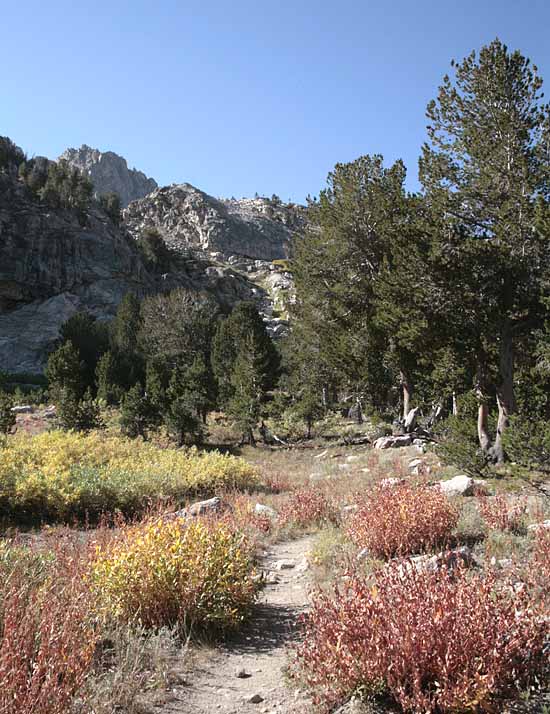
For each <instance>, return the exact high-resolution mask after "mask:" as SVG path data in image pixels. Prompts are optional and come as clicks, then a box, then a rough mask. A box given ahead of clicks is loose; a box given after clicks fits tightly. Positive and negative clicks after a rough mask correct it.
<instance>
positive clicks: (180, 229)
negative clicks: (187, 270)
mask: <svg viewBox="0 0 550 714" xmlns="http://www.w3.org/2000/svg"><path fill="white" fill-rule="evenodd" d="M124 222H125V224H126V226H127V227H128V229H129V231H130V233H132V234H133V235H134V236H136V237H137V236H139V234H140V232H141V231H143V230H144V229H145V228H153V229H155V230H157V231H158V232H159V233H160V234H161V236H162V237H163V238H164V240H165V242H166V243H167V244H168V245H169V246H170V247H171V248H173V249H175V250H178V251H180V252H183V253H185V252H187V251H199V252H201V253H203V254H205V255H210V256H213V255H215V256H216V257H218V256H219V257H220V258H224V257H225V258H227V257H228V256H233V255H240V256H246V257H248V258H252V259H259V260H268V261H269V260H276V259H281V258H286V257H287V256H288V247H289V243H290V240H291V238H292V237H293V235H294V234H295V233H299V232H301V231H303V229H304V227H305V211H304V209H303V208H302V207H300V206H294V205H289V204H283V203H282V202H281V201H279V200H278V199H277V200H276V201H275V200H273V199H268V198H253V199H240V200H237V199H218V198H214V197H213V196H209V195H208V194H207V193H205V192H204V191H200V190H199V189H197V188H195V187H194V186H192V185H191V184H188V183H183V184H174V185H172V186H166V187H164V188H158V189H156V190H155V191H153V192H152V193H150V194H149V195H148V196H146V197H144V198H142V199H140V200H139V201H134V202H132V203H131V204H130V206H128V208H127V209H126V210H125V211H124Z"/></svg>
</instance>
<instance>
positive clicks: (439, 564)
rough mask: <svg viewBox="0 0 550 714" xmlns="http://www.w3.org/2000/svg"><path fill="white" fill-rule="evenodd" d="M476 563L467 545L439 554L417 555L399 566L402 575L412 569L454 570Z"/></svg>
mask: <svg viewBox="0 0 550 714" xmlns="http://www.w3.org/2000/svg"><path fill="white" fill-rule="evenodd" d="M473 565H475V559H474V556H473V554H472V551H471V550H470V548H468V546H467V545H464V546H461V547H460V548H456V549H454V550H449V551H446V552H442V553H437V555H415V556H413V557H412V558H409V559H408V560H406V561H404V562H403V563H401V564H400V565H399V566H398V571H399V573H400V574H401V575H404V574H405V573H407V572H409V571H410V569H411V568H412V569H414V570H417V571H418V572H421V573H425V572H436V571H437V570H441V568H447V569H449V570H452V569H453V568H456V567H458V566H463V567H464V566H465V567H471V566H473Z"/></svg>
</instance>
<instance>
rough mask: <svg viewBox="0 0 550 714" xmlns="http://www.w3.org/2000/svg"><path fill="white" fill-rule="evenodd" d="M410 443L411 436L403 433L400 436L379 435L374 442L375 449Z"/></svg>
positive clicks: (394, 447) (408, 444) (396, 447)
mask: <svg viewBox="0 0 550 714" xmlns="http://www.w3.org/2000/svg"><path fill="white" fill-rule="evenodd" d="M411 444H412V436H411V435H410V434H403V435H401V436H381V437H380V438H379V439H376V441H375V442H374V448H375V449H398V448H400V447H403V446H410V445H411Z"/></svg>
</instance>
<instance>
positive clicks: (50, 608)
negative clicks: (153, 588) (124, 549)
mask: <svg viewBox="0 0 550 714" xmlns="http://www.w3.org/2000/svg"><path fill="white" fill-rule="evenodd" d="M23 565H24V563H23V564H22V566H23ZM67 565H68V563H64V564H63V565H62V568H61V570H60V571H59V573H52V574H51V575H46V576H45V577H42V576H38V577H29V573H28V572H25V568H24V567H21V568H19V567H18V565H16V566H15V567H14V569H13V570H12V572H11V573H10V575H9V578H8V580H7V581H4V582H3V583H2V584H1V585H0V588H1V593H0V599H1V601H2V602H1V604H2V607H1V614H0V713H1V714H34V713H36V712H40V714H63V713H65V712H67V711H68V709H69V707H70V704H71V702H72V701H73V699H74V697H75V696H76V694H77V693H78V691H79V689H80V687H81V686H82V684H83V682H84V678H85V677H86V674H87V673H88V671H89V670H90V668H91V665H92V658H93V653H94V649H95V644H96V634H95V632H94V628H93V623H92V622H91V618H90V601H89V593H88V592H87V589H86V586H85V585H84V583H83V580H82V577H81V576H82V572H81V571H80V569H79V567H78V565H77V564H76V563H75V567H74V569H73V572H72V574H70V575H69V573H68V572H67V570H66V566H67ZM42 575H44V574H42ZM34 576H36V573H34Z"/></svg>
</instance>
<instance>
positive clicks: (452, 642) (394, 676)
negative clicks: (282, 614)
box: [293, 567, 547, 714]
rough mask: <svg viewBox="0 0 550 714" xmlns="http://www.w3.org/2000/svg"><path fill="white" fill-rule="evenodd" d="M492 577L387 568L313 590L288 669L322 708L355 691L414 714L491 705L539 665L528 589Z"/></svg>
mask: <svg viewBox="0 0 550 714" xmlns="http://www.w3.org/2000/svg"><path fill="white" fill-rule="evenodd" d="M495 577H496V576H495V574H486V575H478V574H475V575H472V574H471V573H468V572H466V571H464V570H460V569H459V570H458V571H454V572H452V573H451V572H447V571H445V570H444V571H442V572H435V573H434V572H418V571H416V570H414V569H410V570H408V571H406V572H405V573H403V572H402V571H400V570H399V568H397V567H390V568H385V569H384V570H383V571H380V572H379V574H378V576H377V578H376V580H375V581H369V580H367V579H365V578H361V577H354V578H353V579H352V580H351V581H349V582H348V583H347V584H346V586H345V589H340V590H339V589H336V590H335V592H334V594H333V595H332V596H331V595H329V594H327V593H322V592H319V593H318V594H317V595H316V597H315V599H314V602H313V607H312V610H311V612H310V614H309V615H308V616H307V618H306V619H305V620H304V638H303V641H302V642H301V643H300V644H299V645H297V647H296V651H295V660H294V667H293V674H294V676H295V677H299V678H300V679H301V680H302V681H304V680H305V682H306V684H307V685H308V686H309V688H310V690H311V691H312V693H313V695H314V698H315V699H316V700H317V701H318V702H319V703H321V704H323V705H325V706H326V708H327V709H328V708H331V707H333V706H335V705H337V704H339V703H341V702H342V701H344V700H346V699H347V698H348V697H349V696H350V695H351V694H353V693H355V692H358V691H360V692H363V693H377V692H378V693H380V692H384V693H385V694H389V695H390V696H391V697H392V698H393V699H394V700H395V701H396V702H398V703H399V704H400V705H401V707H402V708H403V710H404V711H405V712H415V713H418V714H420V713H422V714H428V713H432V712H433V713H435V712H438V713H442V712H455V711H464V710H473V711H479V710H481V711H495V709H494V708H491V701H492V700H494V699H495V698H497V697H499V696H501V695H506V694H508V693H511V692H512V691H515V690H517V688H519V687H522V686H524V685H526V684H527V683H528V682H529V681H530V680H531V679H532V678H534V677H536V676H537V675H539V676H540V675H541V674H542V673H543V672H544V667H545V656H544V653H543V648H544V642H545V637H546V636H547V624H546V623H545V621H544V618H543V617H541V616H540V613H539V614H537V613H536V611H535V609H533V608H531V607H530V595H529V590H528V589H527V588H524V589H520V590H519V591H514V589H512V588H508V587H506V588H505V587H497V585H496V580H495Z"/></svg>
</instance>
